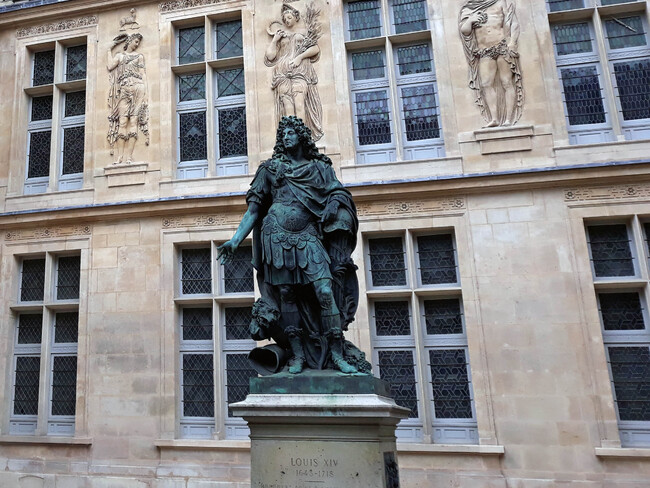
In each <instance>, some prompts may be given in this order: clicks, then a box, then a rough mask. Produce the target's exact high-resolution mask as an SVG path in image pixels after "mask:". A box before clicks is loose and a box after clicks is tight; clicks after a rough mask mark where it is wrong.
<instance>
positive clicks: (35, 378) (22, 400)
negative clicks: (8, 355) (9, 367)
mask: <svg viewBox="0 0 650 488" xmlns="http://www.w3.org/2000/svg"><path fill="white" fill-rule="evenodd" d="M40 372H41V358H40V357H38V356H19V357H17V358H16V376H15V384H14V415H38V382H39V377H40Z"/></svg>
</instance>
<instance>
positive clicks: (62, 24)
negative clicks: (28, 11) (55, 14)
mask: <svg viewBox="0 0 650 488" xmlns="http://www.w3.org/2000/svg"><path fill="white" fill-rule="evenodd" d="M91 25H97V16H96V15H89V16H87V17H79V18H76V19H66V20H60V21H57V22H50V23H48V24H41V25H33V26H30V27H23V28H21V29H18V31H16V37H18V38H19V39H20V38H23V37H29V36H36V35H40V34H47V33H50V32H60V31H65V30H70V29H79V28H83V27H88V26H91Z"/></svg>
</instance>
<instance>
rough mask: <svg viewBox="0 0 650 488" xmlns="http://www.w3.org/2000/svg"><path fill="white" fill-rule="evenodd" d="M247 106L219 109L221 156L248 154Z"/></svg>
mask: <svg viewBox="0 0 650 488" xmlns="http://www.w3.org/2000/svg"><path fill="white" fill-rule="evenodd" d="M247 154H248V139H247V136H246V108H245V107H234V108H225V109H219V157H220V158H229V157H233V156H246V155H247Z"/></svg>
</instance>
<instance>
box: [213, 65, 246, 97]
mask: <svg viewBox="0 0 650 488" xmlns="http://www.w3.org/2000/svg"><path fill="white" fill-rule="evenodd" d="M216 74H217V90H218V91H217V95H218V96H220V97H229V96H233V95H243V94H244V69H243V68H235V69H222V70H218V71H217V72H216Z"/></svg>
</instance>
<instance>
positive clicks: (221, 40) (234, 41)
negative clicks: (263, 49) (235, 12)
mask: <svg viewBox="0 0 650 488" xmlns="http://www.w3.org/2000/svg"><path fill="white" fill-rule="evenodd" d="M242 46H243V44H242V35H241V20H233V21H232V22H220V23H218V24H217V59H222V58H232V57H235V56H242V55H243V54H244V50H243V47H242Z"/></svg>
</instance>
